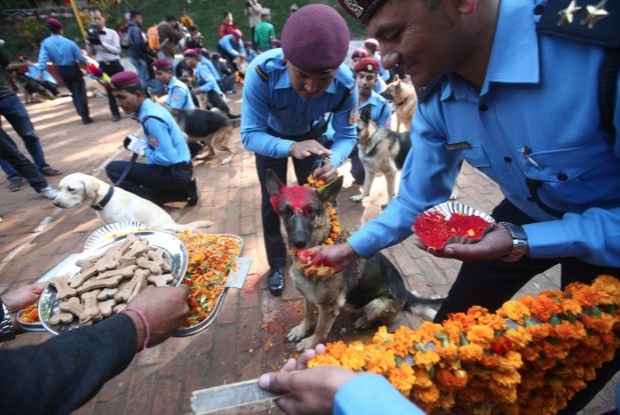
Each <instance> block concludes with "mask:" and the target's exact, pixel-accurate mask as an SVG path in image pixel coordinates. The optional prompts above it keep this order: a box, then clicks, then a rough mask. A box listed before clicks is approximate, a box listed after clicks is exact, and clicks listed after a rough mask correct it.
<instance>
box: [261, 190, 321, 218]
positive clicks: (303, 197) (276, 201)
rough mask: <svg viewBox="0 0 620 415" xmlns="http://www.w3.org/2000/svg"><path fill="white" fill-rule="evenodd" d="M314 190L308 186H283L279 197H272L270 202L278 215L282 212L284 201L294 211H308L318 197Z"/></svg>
mask: <svg viewBox="0 0 620 415" xmlns="http://www.w3.org/2000/svg"><path fill="white" fill-rule="evenodd" d="M314 192H315V191H314V189H311V188H309V187H307V186H289V187H287V186H281V187H280V191H279V193H278V194H277V195H272V196H271V197H270V198H269V200H270V201H271V206H273V210H274V211H276V212H277V213H279V212H280V205H281V203H282V202H283V201H286V202H287V203H288V204H290V206H291V208H292V209H293V210H302V211H303V210H306V209H308V208H309V207H310V206H311V205H312V202H313V201H314V200H316V195H315V194H314Z"/></svg>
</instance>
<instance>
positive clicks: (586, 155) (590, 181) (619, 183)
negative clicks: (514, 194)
mask: <svg viewBox="0 0 620 415" xmlns="http://www.w3.org/2000/svg"><path fill="white" fill-rule="evenodd" d="M529 158H530V160H533V162H527V161H525V162H524V173H525V175H526V176H527V177H528V178H530V179H533V180H535V181H538V182H539V183H540V185H541V186H540V189H539V195H540V197H541V199H542V200H543V201H544V202H546V203H548V204H549V205H550V206H552V207H555V208H557V209H562V210H566V211H573V212H574V211H577V212H581V211H583V210H585V209H587V208H589V207H592V206H597V207H603V208H604V207H612V206H618V201H620V160H618V159H617V158H616V157H615V156H614V151H613V148H612V147H611V146H610V145H609V142H608V141H607V140H606V139H597V140H594V141H591V142H589V143H586V144H583V145H581V146H577V147H571V148H562V149H555V150H547V151H540V152H532V153H531V154H529ZM535 164H537V165H538V166H539V167H536V166H535Z"/></svg>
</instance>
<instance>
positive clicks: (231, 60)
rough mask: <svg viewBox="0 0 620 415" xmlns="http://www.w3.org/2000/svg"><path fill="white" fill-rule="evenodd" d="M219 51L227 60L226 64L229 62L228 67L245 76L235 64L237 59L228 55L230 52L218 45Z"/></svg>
mask: <svg viewBox="0 0 620 415" xmlns="http://www.w3.org/2000/svg"><path fill="white" fill-rule="evenodd" d="M217 51H218V52H219V53H220V55H221V56H222V57H223V58H224V59H226V62H228V66H229V67H230V69H231V70H232V71H233V72H239V74H240V75H243V74H242V73H241V70H240V69H239V65H237V64H236V63H235V57H234V56H233V55H231V54H230V53H228V51H227V50H226V49H224V48H223V47H221V46H220V45H217Z"/></svg>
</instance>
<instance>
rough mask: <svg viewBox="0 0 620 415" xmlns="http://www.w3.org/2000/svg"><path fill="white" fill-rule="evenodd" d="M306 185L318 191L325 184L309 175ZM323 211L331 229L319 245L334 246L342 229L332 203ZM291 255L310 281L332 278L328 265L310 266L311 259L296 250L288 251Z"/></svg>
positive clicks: (331, 270)
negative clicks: (298, 259)
mask: <svg viewBox="0 0 620 415" xmlns="http://www.w3.org/2000/svg"><path fill="white" fill-rule="evenodd" d="M306 180H307V183H306V184H305V185H304V186H306V187H310V188H312V189H318V188H319V187H322V186H325V184H326V182H325V180H323V179H319V178H316V177H314V176H313V175H309V176H308V178H307V179H306ZM325 209H326V210H327V213H328V214H329V222H330V224H331V228H330V231H329V236H328V237H327V239H325V240H324V241H323V242H322V243H321V245H334V244H335V243H336V242H337V241H338V240H339V238H340V237H341V236H342V229H341V228H340V224H339V222H338V214H337V212H336V208H335V207H334V205H333V203H331V202H329V203H326V204H325ZM289 252H290V253H291V255H294V256H297V257H299V258H300V264H304V265H303V270H304V275H305V276H306V277H307V278H308V279H310V280H327V279H329V278H331V277H332V276H334V270H333V268H332V267H331V266H329V265H323V264H319V265H314V264H310V262H311V258H310V257H308V256H306V255H305V254H304V251H303V250H301V251H300V250H298V249H289Z"/></svg>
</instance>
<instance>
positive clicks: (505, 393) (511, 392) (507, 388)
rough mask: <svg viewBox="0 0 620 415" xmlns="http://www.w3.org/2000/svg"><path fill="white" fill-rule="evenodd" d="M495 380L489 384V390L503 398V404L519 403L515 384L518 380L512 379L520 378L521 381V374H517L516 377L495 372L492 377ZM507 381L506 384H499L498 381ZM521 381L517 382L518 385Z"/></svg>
mask: <svg viewBox="0 0 620 415" xmlns="http://www.w3.org/2000/svg"><path fill="white" fill-rule="evenodd" d="M491 376H493V380H495V382H493V381H491V382H489V389H490V390H491V391H492V392H493V393H494V394H495V395H496V396H497V397H498V398H501V400H502V401H503V402H509V403H514V402H516V401H517V388H516V387H515V383H513V382H514V381H515V380H516V379H514V378H512V376H518V377H519V380H521V379H520V375H519V372H515V375H511V374H505V375H504V374H500V373H499V372H493V373H492V375H491ZM496 378H498V379H500V380H502V381H505V382H506V383H505V384H504V383H499V382H498V381H497V379H496ZM519 380H517V381H516V382H517V383H518V382H519Z"/></svg>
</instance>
